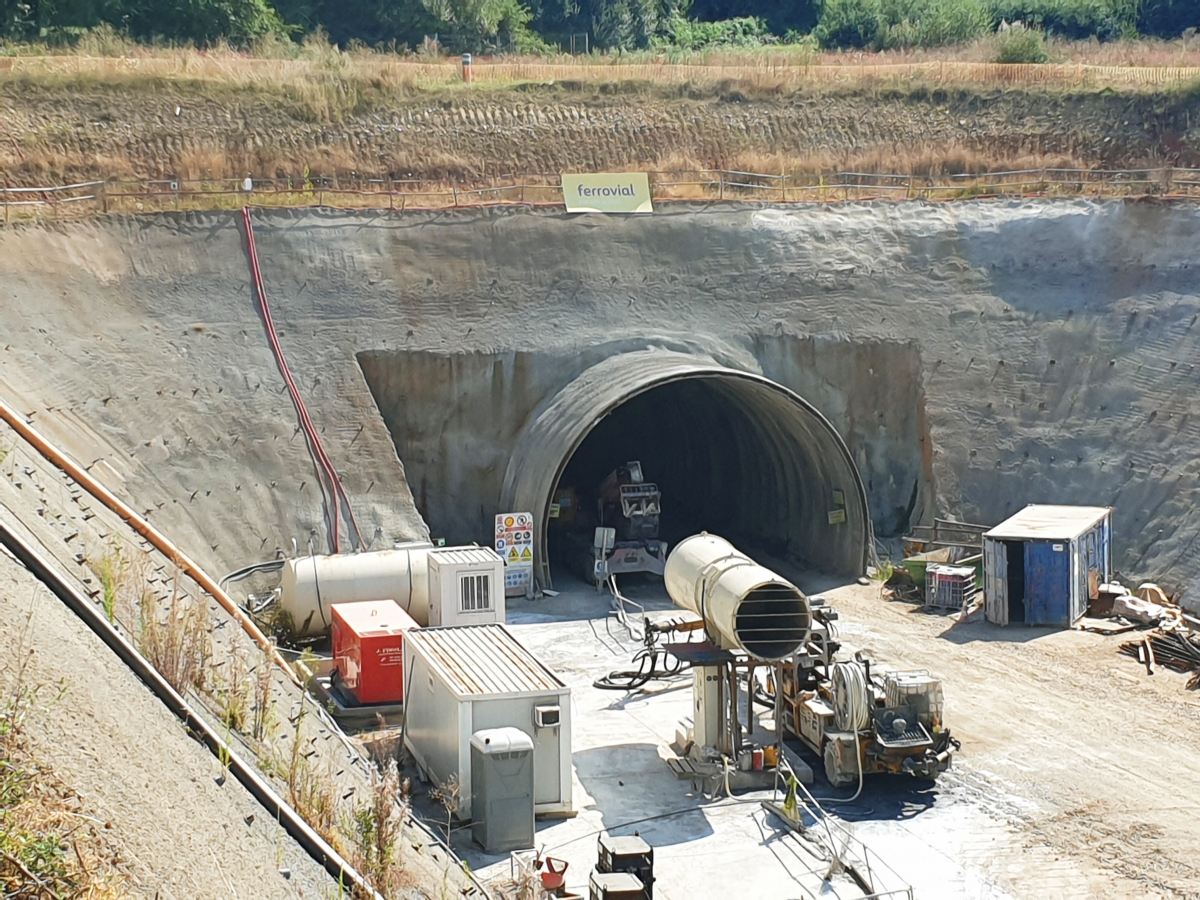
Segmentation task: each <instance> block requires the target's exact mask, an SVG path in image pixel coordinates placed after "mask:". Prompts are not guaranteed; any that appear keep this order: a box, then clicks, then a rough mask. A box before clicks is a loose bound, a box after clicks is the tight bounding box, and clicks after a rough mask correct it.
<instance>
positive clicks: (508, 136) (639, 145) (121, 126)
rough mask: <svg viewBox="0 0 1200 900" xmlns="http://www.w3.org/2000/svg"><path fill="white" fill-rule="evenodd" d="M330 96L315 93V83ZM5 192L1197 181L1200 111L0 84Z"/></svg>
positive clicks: (768, 92) (1069, 98)
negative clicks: (107, 187)
mask: <svg viewBox="0 0 1200 900" xmlns="http://www.w3.org/2000/svg"><path fill="white" fill-rule="evenodd" d="M317 81H318V82H319V79H318V80H317ZM0 132H2V133H4V134H5V135H6V136H7V137H10V138H11V140H9V141H4V142H3V145H2V146H0V170H2V171H3V172H4V174H5V176H6V178H7V179H8V181H9V183H10V184H14V185H15V184H39V185H44V184H47V183H52V182H64V181H72V180H78V179H89V178H109V177H132V178H172V179H175V178H184V179H203V178H218V177H235V178H239V179H240V178H242V177H244V176H245V174H246V173H247V172H250V173H252V174H253V175H255V176H256V177H276V176H290V177H292V178H294V179H300V178H302V177H303V173H304V172H305V170H306V169H307V170H308V171H309V172H311V173H320V174H323V175H343V176H344V175H348V174H351V173H356V174H358V175H363V176H369V177H388V176H390V177H394V178H421V179H434V180H439V179H451V180H455V181H458V182H471V181H475V180H483V179H485V178H487V177H491V176H500V175H506V174H511V173H515V174H517V175H530V174H535V173H557V172H560V171H572V170H582V171H596V170H601V171H602V170H604V169H612V168H626V167H631V166H632V167H637V166H645V167H649V168H661V169H671V168H677V169H678V168H689V167H728V168H734V169H742V170H748V171H753V172H764V173H766V174H770V173H778V172H780V171H786V172H814V173H822V172H830V171H837V170H847V169H850V170H856V171H872V172H895V173H901V174H918V175H922V174H926V173H930V172H931V173H933V174H954V173H959V172H982V171H997V170H1002V169H1006V168H1020V167H1044V166H1051V167H1063V166H1065V167H1079V166H1082V167H1104V168H1110V169H1111V168H1130V167H1138V166H1147V165H1155V166H1160V165H1177V166H1197V165H1200V94H1197V93H1196V92H1194V91H1188V90H1185V89H1178V90H1170V91H1166V92H1162V93H1151V92H1123V91H1113V90H1103V91H1094V90H1086V91H1085V90H1080V91H1068V90H1055V89H1045V90H1005V89H1000V88H995V87H986V86H985V87H979V86H976V87H967V88H962V89H952V88H929V87H921V86H908V87H904V88H894V87H871V86H869V85H867V86H860V87H857V88H851V87H843V88H823V89H821V88H813V89H806V90H801V91H798V92H789V91H785V90H783V89H779V88H772V87H769V86H766V87H764V86H755V85H753V84H743V83H725V84H723V85H721V86H718V87H693V86H682V87H679V86H674V87H671V86H663V85H648V84H619V85H595V84H586V85H585V84H580V83H559V84H553V85H540V84H528V85H518V86H515V87H511V88H507V89H489V88H479V89H475V90H471V91H464V90H454V91H448V90H445V89H439V90H429V91H422V90H417V89H415V88H412V87H400V88H396V89H393V88H389V87H384V86H372V85H371V84H369V83H367V84H362V85H359V84H349V83H340V82H336V83H329V84H323V83H314V84H311V85H310V84H307V83H305V84H299V85H286V84H285V85H281V86H278V87H276V88H270V87H268V86H260V87H257V88H254V89H249V88H237V87H234V86H230V85H222V84H220V83H202V82H196V83H189V82H181V81H166V80H156V79H150V78H146V79H144V80H141V81H129V82H128V83H122V82H118V83H97V82H94V81H87V80H82V79H80V80H78V81H71V80H67V81H47V82H40V81H36V80H26V79H22V78H16V77H14V78H9V79H6V80H4V81H0Z"/></svg>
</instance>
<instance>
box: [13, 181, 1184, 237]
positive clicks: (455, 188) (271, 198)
mask: <svg viewBox="0 0 1200 900" xmlns="http://www.w3.org/2000/svg"><path fill="white" fill-rule="evenodd" d="M649 174H650V190H651V196H652V197H653V198H654V201H655V202H656V203H671V202H689V201H690V202H708V201H734V202H760V203H783V204H788V203H833V202H847V201H856V200H857V201H862V200H932V201H950V200H964V199H980V198H988V197H1014V196H1015V197H1090V198H1101V199H1104V198H1119V197H1155V198H1159V199H1164V200H1183V199H1189V198H1190V199H1200V169H1183V168H1173V167H1161V168H1147V169H1057V168H1045V169H1017V170H1011V171H1002V172H987V173H964V174H955V175H921V174H916V173H909V174H902V173H881V172H830V173H826V174H811V173H791V174H776V175H772V174H765V173H761V172H744V171H738V170H735V169H697V170H674V171H663V172H650V173H649ZM560 178H561V176H560V175H559V174H558V173H528V174H504V175H494V176H487V177H483V178H479V179H476V180H474V181H472V182H453V181H432V180H425V179H401V178H387V177H373V176H367V175H362V174H354V173H352V174H350V175H346V174H341V175H336V176H334V175H328V176H322V175H308V176H304V177H300V178H273V179H254V180H252V181H251V182H250V185H249V188H247V185H246V183H245V181H244V180H239V179H206V180H186V179H182V178H163V179H147V180H141V181H128V180H119V179H108V180H105V181H86V182H80V183H76V184H68V185H49V186H21V187H7V186H6V187H0V209H2V210H3V217H4V222H5V223H7V222H9V221H12V220H13V219H16V218H29V217H41V216H44V215H47V214H49V215H53V216H62V217H67V216H78V215H91V214H96V213H109V212H117V213H139V212H160V211H167V210H211V209H222V208H229V209H233V208H237V207H241V206H246V205H250V206H259V207H313V206H318V207H319V206H331V207H339V208H348V209H376V210H391V211H404V210H423V209H451V208H456V207H486V206H506V205H515V206H562V205H563V196H562V186H561V182H560Z"/></svg>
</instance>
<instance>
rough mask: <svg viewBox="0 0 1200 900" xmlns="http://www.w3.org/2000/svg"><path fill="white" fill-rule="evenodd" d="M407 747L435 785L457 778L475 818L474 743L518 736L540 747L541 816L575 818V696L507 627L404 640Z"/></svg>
mask: <svg viewBox="0 0 1200 900" xmlns="http://www.w3.org/2000/svg"><path fill="white" fill-rule="evenodd" d="M404 652H405V658H404V663H405V666H406V668H407V671H406V672H405V684H406V685H408V687H407V689H406V691H405V715H406V717H407V724H406V727H405V736H404V745H405V747H406V748H407V749H408V750H409V752H410V753H412V755H413V757H414V758H415V759H416V761H417V764H418V765H419V766H420V767H421V769H422V771H424V772H425V774H426V775H427V776H428V777H429V778H430V779H431V780H432V781H434V782H437V783H439V784H440V783H445V782H446V781H447V780H448V779H449V778H451V777H457V779H458V784H459V796H460V800H459V806H458V815H459V816H460V817H461V818H464V819H466V818H470V817H471V735H472V734H474V733H475V732H477V731H481V730H483V729H488V728H505V727H512V728H519V729H520V730H521V731H523V732H525V733H526V734H527V735H529V737H530V738H532V739H533V746H534V753H533V776H534V809H535V810H536V812H537V813H538V814H539V815H546V814H559V815H561V814H570V813H572V812H573V809H574V806H573V803H572V796H571V689H570V688H569V687H567V686H566V685H565V684H563V682H562V680H561V679H559V677H558V676H557V675H555V674H554V673H553V672H552V671H551V670H550V669H549V668H548V667H547V666H546V665H544V664H543V663H542V662H541V661H540V660H538V658H537V657H536V656H534V655H533V654H532V653H530V652H529V651H528V650H526V649H525V647H523V646H522V645H521V644H520V642H519V641H517V639H516V638H515V637H513V635H512V633H511V632H510V631H509V630H508V629H507V628H505V627H504V626H503V625H498V624H496V625H467V626H459V627H455V628H420V629H414V630H412V631H410V632H408V633H407V634H406V635H405V642H404Z"/></svg>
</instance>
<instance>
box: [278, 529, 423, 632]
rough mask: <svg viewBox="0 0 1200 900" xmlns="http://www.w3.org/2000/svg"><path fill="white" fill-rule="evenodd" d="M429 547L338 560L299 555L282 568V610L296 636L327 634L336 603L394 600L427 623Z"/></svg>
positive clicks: (343, 556) (405, 547) (413, 546)
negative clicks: (331, 612)
mask: <svg viewBox="0 0 1200 900" xmlns="http://www.w3.org/2000/svg"><path fill="white" fill-rule="evenodd" d="M432 546H433V545H432V544H429V543H414V544H406V545H400V546H397V547H396V548H395V549H393V550H373V551H371V552H368V553H347V554H341V555H338V556H299V557H296V558H295V559H289V560H288V561H287V562H285V563H284V565H283V580H282V582H281V583H280V597H279V603H280V607H281V609H282V610H283V612H284V613H286V614H287V615H288V616H290V617H291V621H292V628H293V632H292V633H293V636H294V637H309V636H312V635H319V634H323V633H325V632H326V631H328V630H329V622H330V612H329V607H330V606H331V605H332V604H334V603H357V602H360V601H363V600H395V601H396V602H397V603H398V604H400V608H401V609H403V610H404V611H405V612H407V613H408V614H409V615H410V616H412V617H413V618H414V619H416V621H417V624H419V625H428V624H429V576H428V572H429V568H428V558H429V557H428V554H429V551H430V549H432Z"/></svg>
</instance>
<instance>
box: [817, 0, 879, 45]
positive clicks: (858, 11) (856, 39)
mask: <svg viewBox="0 0 1200 900" xmlns="http://www.w3.org/2000/svg"><path fill="white" fill-rule="evenodd" d="M882 20H883V10H882V6H881V3H880V0H826V3H825V8H824V9H823V10H821V18H820V20H819V21H818V22H817V27H816V28H815V29H814V30H813V34H814V35H816V38H817V41H818V43H820V45H821V46H822V47H871V46H875V45H876V44H877V42H878V40H879V32H880V27H881V25H882Z"/></svg>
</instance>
